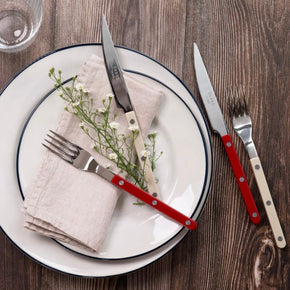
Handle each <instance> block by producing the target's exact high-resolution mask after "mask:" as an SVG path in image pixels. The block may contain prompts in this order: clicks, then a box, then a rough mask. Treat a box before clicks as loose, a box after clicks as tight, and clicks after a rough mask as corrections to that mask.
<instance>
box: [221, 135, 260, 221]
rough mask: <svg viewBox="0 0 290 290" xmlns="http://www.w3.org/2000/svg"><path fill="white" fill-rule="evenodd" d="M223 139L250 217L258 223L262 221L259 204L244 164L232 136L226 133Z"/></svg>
mask: <svg viewBox="0 0 290 290" xmlns="http://www.w3.org/2000/svg"><path fill="white" fill-rule="evenodd" d="M222 141H223V144H224V147H225V149H226V152H227V155H228V157H229V160H230V163H231V166H232V169H233V171H234V174H235V177H236V181H237V183H238V185H239V188H240V191H241V193H242V196H243V199H244V202H245V205H246V208H247V211H248V213H249V216H250V219H251V221H252V222H253V223H254V224H258V223H259V222H260V221H261V217H260V215H259V212H258V209H257V206H256V204H255V201H254V198H253V196H252V193H251V190H250V188H249V185H248V182H247V179H246V176H245V173H244V171H243V168H242V165H241V163H240V160H239V157H238V155H237V152H236V149H235V146H234V144H233V141H232V138H231V136H230V135H225V136H223V137H222Z"/></svg>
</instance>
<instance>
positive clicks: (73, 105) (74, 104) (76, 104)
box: [71, 102, 80, 108]
mask: <svg viewBox="0 0 290 290" xmlns="http://www.w3.org/2000/svg"><path fill="white" fill-rule="evenodd" d="M79 104H80V102H75V103H71V105H72V107H74V108H75V107H77V106H78V105H79Z"/></svg>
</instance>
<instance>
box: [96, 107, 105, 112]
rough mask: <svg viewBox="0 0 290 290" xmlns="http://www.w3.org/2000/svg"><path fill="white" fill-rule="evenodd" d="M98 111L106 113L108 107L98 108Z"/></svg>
mask: <svg viewBox="0 0 290 290" xmlns="http://www.w3.org/2000/svg"><path fill="white" fill-rule="evenodd" d="M98 112H100V113H105V112H106V108H104V107H103V108H98Z"/></svg>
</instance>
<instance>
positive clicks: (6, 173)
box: [0, 44, 213, 277]
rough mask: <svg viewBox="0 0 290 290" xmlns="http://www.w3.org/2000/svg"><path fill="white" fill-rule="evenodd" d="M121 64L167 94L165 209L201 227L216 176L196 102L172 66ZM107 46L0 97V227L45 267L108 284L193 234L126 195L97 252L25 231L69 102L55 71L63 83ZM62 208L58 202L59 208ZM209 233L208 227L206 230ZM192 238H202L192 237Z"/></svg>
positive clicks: (126, 54)
mask: <svg viewBox="0 0 290 290" xmlns="http://www.w3.org/2000/svg"><path fill="white" fill-rule="evenodd" d="M117 51H118V54H119V59H120V63H121V65H122V67H123V69H125V70H126V71H128V72H130V73H132V74H133V75H134V76H135V77H137V78H140V79H144V78H147V79H149V80H150V81H151V82H152V83H155V85H158V86H159V87H160V90H162V91H163V92H164V94H165V98H164V101H163V103H162V106H161V108H160V110H159V113H158V115H157V116H156V118H155V120H154V122H153V124H152V131H157V133H158V139H157V150H162V151H163V152H164V154H163V155H162V157H161V159H160V160H159V161H158V164H157V167H158V168H157V170H156V176H157V178H158V180H159V183H158V184H159V187H160V191H161V194H162V199H163V201H164V202H166V203H168V204H169V205H170V206H172V207H174V208H176V209H177V210H179V211H181V212H183V213H184V214H186V215H188V216H191V217H192V218H193V219H195V220H197V219H198V217H199V216H200V214H201V212H202V209H203V207H204V205H205V202H206V199H207V196H208V192H209V188H210V184H211V176H212V171H213V160H212V159H213V157H212V148H211V141H210V134H209V130H208V127H207V125H206V122H205V118H204V115H203V114H202V112H201V109H200V108H199V106H198V104H197V102H196V100H195V99H194V97H193V96H192V95H191V93H190V91H189V90H188V89H187V88H186V86H185V85H184V84H183V83H182V82H181V81H180V80H179V79H178V78H177V77H176V76H175V75H174V74H173V73H172V72H171V71H169V70H168V69H167V68H166V67H164V66H163V65H161V64H160V63H158V62H156V61H155V60H154V59H152V58H149V57H148V56H146V55H143V54H141V53H139V52H137V51H133V50H130V49H127V48H124V47H118V48H117ZM92 54H96V55H99V56H102V49H101V46H100V45H99V44H85V45H78V46H73V47H67V48H63V49H60V50H57V51H54V52H52V53H50V54H48V55H45V56H43V57H42V58H40V59H38V60H36V61H35V62H34V63H32V64H30V65H29V66H28V67H26V68H25V69H24V70H22V71H21V72H20V73H18V74H17V75H16V76H15V77H14V78H13V79H12V80H11V81H10V83H9V84H8V85H7V86H6V87H5V88H4V89H3V91H2V93H1V97H0V118H1V122H0V131H1V135H2V138H1V141H2V142H1V144H0V160H1V164H0V176H1V179H0V226H1V229H2V231H3V232H4V233H5V234H6V235H7V237H8V238H9V239H10V240H11V241H12V242H13V243H14V244H15V246H16V247H18V248H19V249H20V250H21V251H23V252H24V253H25V254H27V255H28V256H30V257H31V258H32V259H34V260H36V261H37V262H39V263H41V264H43V265H45V266H47V267H50V268H53V269H55V270H58V271H62V272H65V273H69V274H73V275H78V276H88V277H107V276H114V275H120V274H124V273H128V272H131V271H134V270H136V269H139V268H141V267H144V266H146V265H148V264H150V263H152V262H154V261H156V260H157V259H159V258H160V257H162V256H163V255H165V254H166V253H168V252H169V251H170V250H171V249H173V248H174V247H175V246H176V245H177V244H178V243H179V242H180V241H182V239H183V238H184V237H185V235H186V234H187V233H188V231H187V230H186V229H184V228H182V227H181V226H180V225H178V224H176V223H174V222H173V221H171V220H169V219H167V218H165V217H164V216H163V215H161V214H159V213H158V212H157V211H155V210H154V209H151V208H149V207H147V206H146V205H144V206H136V205H134V198H133V197H131V196H130V195H128V194H126V193H124V194H123V195H122V196H121V198H120V199H119V201H118V204H117V206H116V209H115V211H114V215H113V218H112V222H111V225H110V228H109V229H108V232H107V235H106V239H105V241H104V242H103V245H102V247H101V248H100V250H99V251H98V252H97V253H91V252H87V251H85V250H81V249H78V248H76V247H73V246H70V245H67V244H64V243H60V242H58V241H56V240H52V239H49V238H46V237H43V236H41V235H39V234H37V233H34V232H31V231H28V230H26V229H24V228H23V215H22V213H21V205H22V202H23V198H25V191H26V190H27V187H28V186H29V184H30V182H31V181H32V179H33V178H34V176H35V173H36V171H37V168H38V166H39V164H40V162H41V160H42V157H43V154H44V152H45V150H44V148H43V147H42V146H41V141H42V140H43V138H44V136H45V134H46V133H47V132H48V130H49V129H54V128H55V127H56V124H57V121H58V117H59V115H60V114H61V112H62V110H63V107H64V103H63V101H62V100H61V98H60V97H59V96H58V93H57V92H56V91H55V90H54V89H53V83H52V81H51V80H50V79H49V78H48V71H49V69H50V68H51V67H55V68H56V69H61V70H62V72H63V78H64V79H69V78H71V77H72V76H75V75H77V73H78V72H79V71H80V68H81V66H82V64H83V63H84V62H85V61H86V60H87V59H88V58H89V57H90V56H91V55H92ZM56 202H57V201H56ZM204 226H205V225H204ZM191 234H193V235H194V234H196V233H195V232H192V233H191Z"/></svg>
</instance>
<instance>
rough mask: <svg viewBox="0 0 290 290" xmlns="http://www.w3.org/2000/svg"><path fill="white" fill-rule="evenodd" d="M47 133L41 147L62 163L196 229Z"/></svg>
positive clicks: (86, 154)
mask: <svg viewBox="0 0 290 290" xmlns="http://www.w3.org/2000/svg"><path fill="white" fill-rule="evenodd" d="M49 131H50V133H51V134H52V135H49V134H47V137H49V140H48V139H44V140H45V142H46V143H42V145H43V146H44V147H46V148H47V149H48V150H49V151H51V152H52V153H54V154H55V155H57V156H58V157H60V158H61V159H63V160H64V161H66V162H68V163H69V164H71V165H73V166H74V167H75V168H77V169H80V170H83V171H87V172H91V173H95V174H97V175H99V176H101V177H102V178H104V179H105V180H107V181H109V182H111V183H112V184H114V185H115V186H117V187H118V188H121V189H122V190H124V191H126V192H128V193H130V194H131V195H133V196H135V197H136V198H138V199H139V200H141V201H143V202H144V203H146V204H148V205H149V206H151V207H153V208H155V209H156V210H158V211H159V212H161V213H163V214H164V215H166V216H167V217H169V218H171V219H173V220H174V221H176V222H178V223H180V224H182V225H183V226H184V227H186V228H188V229H189V230H194V229H196V227H197V223H196V222H195V221H194V220H193V219H191V218H189V217H187V216H186V215H184V214H183V213H181V212H179V211H177V210H176V209H174V208H172V207H170V206H169V205H167V204H166V203H164V202H162V201H161V200H159V199H157V198H156V197H154V196H152V195H151V194H149V193H147V192H146V191H144V190H142V189H140V188H139V187H137V186H135V185H134V184H132V183H130V182H128V181H127V180H126V179H124V178H123V177H121V176H119V175H117V174H115V173H114V172H112V171H110V170H108V169H106V168H104V167H103V166H101V165H100V164H99V163H98V162H97V161H96V160H95V159H94V157H93V156H92V155H91V154H90V153H89V152H88V151H86V150H84V149H83V148H81V147H80V146H78V145H76V144H74V143H72V142H71V141H69V140H67V139H66V138H64V137H63V136H61V135H59V134H58V133H56V132H54V131H52V130H49Z"/></svg>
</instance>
